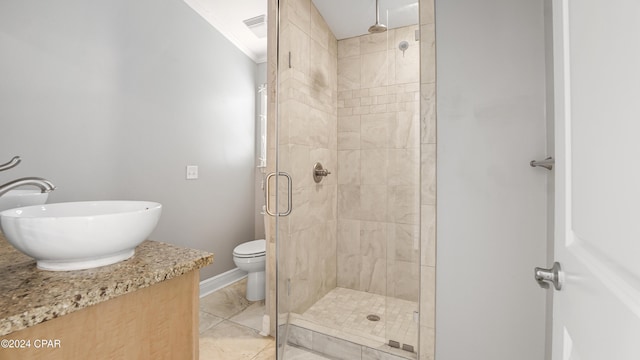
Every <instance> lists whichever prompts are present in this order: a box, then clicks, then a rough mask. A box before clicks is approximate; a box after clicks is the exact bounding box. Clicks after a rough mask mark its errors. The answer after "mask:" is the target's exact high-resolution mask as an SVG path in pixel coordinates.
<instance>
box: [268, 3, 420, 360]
mask: <svg viewBox="0 0 640 360" xmlns="http://www.w3.org/2000/svg"><path fill="white" fill-rule="evenodd" d="M328 4H330V3H329V2H326V1H321V0H317V1H316V0H313V1H308V0H307V1H304V0H282V1H279V4H278V6H279V16H278V19H279V27H278V47H277V49H278V56H277V60H278V61H277V68H274V70H275V73H276V74H277V81H276V83H277V102H276V104H277V124H275V125H274V129H273V132H271V133H270V136H271V137H272V139H271V143H272V144H273V149H274V152H275V154H273V161H272V162H273V163H274V166H273V169H272V170H270V171H273V172H274V173H276V174H283V173H286V174H287V175H288V176H290V179H291V180H290V181H288V178H287V177H286V176H284V175H283V176H276V175H274V176H272V177H271V179H270V180H271V183H272V184H271V186H272V188H273V189H277V191H273V193H274V194H273V198H272V202H271V204H272V207H273V208H274V212H276V213H277V212H286V211H287V210H288V209H291V213H290V214H289V215H288V216H274V217H272V218H271V221H272V224H271V227H272V228H273V233H274V234H275V239H277V240H276V243H277V245H276V246H275V247H276V249H277V259H276V260H275V264H276V267H277V280H276V281H275V283H276V284H277V325H278V326H277V329H278V331H277V335H278V358H279V359H283V358H284V359H287V358H288V357H291V356H294V355H296V354H297V353H298V351H301V350H304V349H307V350H311V351H313V352H320V353H324V354H325V355H327V356H331V357H337V358H349V356H350V355H349V354H351V353H352V352H353V353H362V352H363V351H367V352H373V353H375V352H380V351H381V352H385V353H393V354H395V355H397V356H402V357H405V358H416V356H417V350H418V349H417V348H418V344H417V342H418V322H417V318H418V314H417V311H418V300H419V299H418V298H419V292H420V291H419V289H420V281H419V273H420V256H419V244H420V214H419V209H420V193H421V192H420V144H421V141H420V140H421V139H420V114H419V109H420V107H419V101H420V83H419V81H420V79H419V65H420V58H419V55H420V52H419V46H418V42H417V33H416V30H418V25H417V22H418V21H417V9H418V7H417V2H415V1H408V0H394V1H388V2H386V3H385V2H384V1H383V2H381V12H380V22H382V23H385V24H386V25H387V27H388V30H387V31H385V32H379V33H372V34H369V33H368V32H367V30H368V29H369V27H370V26H371V25H373V23H374V21H375V10H376V1H375V0H370V1H366V4H365V2H362V4H364V8H363V10H362V9H361V11H360V12H359V13H357V14H350V15H348V16H347V18H346V23H351V24H352V25H353V24H355V23H356V22H358V21H356V20H357V19H358V18H362V19H361V20H362V24H361V25H358V26H357V28H358V29H357V31H356V32H353V33H343V32H342V30H340V26H339V25H336V24H332V25H330V24H329V23H330V19H331V18H332V16H329V15H328V16H326V17H325V16H324V14H329V13H330V12H331V11H330V10H331V9H328V8H327V6H330V5H328ZM362 4H361V5H362ZM341 9H343V8H341ZM343 10H345V9H343ZM411 11H412V12H413V13H412V14H414V15H415V16H412V15H411V16H408V18H409V19H410V20H402V21H401V20H397V21H396V20H394V15H397V16H398V18H407V16H406V13H407V12H411ZM333 12H334V13H335V9H334V11H333ZM352 27H353V26H352ZM270 149H271V147H270ZM270 156H271V155H270ZM320 164H321V165H322V168H323V169H324V170H326V171H325V172H322V171H321V172H320V174H321V175H324V176H319V177H318V176H316V177H315V178H314V174H318V173H317V172H316V170H317V166H319V165H320ZM276 208H277V209H276ZM311 339H316V340H317V339H322V340H317V341H316V340H311ZM327 343H331V344H333V345H332V346H330V347H329V346H324V345H326V344H327ZM323 344H324V345H323ZM336 344H338V345H336ZM374 344H375V345H374ZM334 346H337V347H338V348H337V349H334ZM332 351H333V352H332ZM372 355H373V356H384V355H380V354H378V355H376V354H372Z"/></svg>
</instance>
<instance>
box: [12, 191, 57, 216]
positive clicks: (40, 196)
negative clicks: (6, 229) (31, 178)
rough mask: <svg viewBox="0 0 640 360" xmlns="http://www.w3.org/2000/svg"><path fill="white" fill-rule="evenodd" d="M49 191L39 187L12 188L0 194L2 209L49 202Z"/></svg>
mask: <svg viewBox="0 0 640 360" xmlns="http://www.w3.org/2000/svg"><path fill="white" fill-rule="evenodd" d="M48 197H49V193H48V192H45V193H43V192H42V191H40V190H38V189H27V190H10V191H9V192H7V193H6V194H4V195H2V196H0V211H4V210H8V209H13V208H17V207H22V206H29V205H42V204H44V203H45V202H47V198H48Z"/></svg>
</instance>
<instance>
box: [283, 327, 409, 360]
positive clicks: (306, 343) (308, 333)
mask: <svg viewBox="0 0 640 360" xmlns="http://www.w3.org/2000/svg"><path fill="white" fill-rule="evenodd" d="M287 344H288V345H292V346H295V347H299V348H303V349H307V350H310V351H312V352H314V353H318V354H321V355H324V356H328V357H329V358H331V359H338V360H407V359H412V360H415V359H416V358H417V354H415V353H409V352H406V353H404V354H402V355H404V356H400V355H396V354H393V353H391V352H392V351H394V350H391V348H389V349H385V350H386V351H383V350H380V349H377V348H372V347H370V346H366V345H362V344H358V343H355V342H352V341H348V340H344V339H341V338H339V337H336V336H333V335H329V334H325V333H323V332H320V331H315V330H310V329H306V328H304V327H300V326H298V325H294V324H289V336H288V338H287ZM382 346H386V345H382ZM387 347H388V346H387Z"/></svg>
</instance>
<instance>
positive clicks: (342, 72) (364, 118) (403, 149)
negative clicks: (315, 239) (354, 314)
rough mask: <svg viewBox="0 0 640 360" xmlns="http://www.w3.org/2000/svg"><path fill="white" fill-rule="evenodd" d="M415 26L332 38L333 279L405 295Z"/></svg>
mask: <svg viewBox="0 0 640 360" xmlns="http://www.w3.org/2000/svg"><path fill="white" fill-rule="evenodd" d="M418 28H419V27H418V25H414V26H407V27H402V28H397V29H393V30H389V31H387V32H385V33H380V34H369V35H362V36H358V37H354V38H349V39H344V40H340V41H338V235H337V238H338V239H337V240H338V243H337V249H338V286H340V287H345V288H350V289H354V290H361V291H367V292H373V293H376V294H380V295H388V296H392V297H397V298H401V299H405V300H411V301H418V296H419V292H418V283H419V273H418V271H419V269H420V265H419V260H420V259H419V235H420V226H419V222H420V216H419V210H420V203H419V201H420V200H419V196H420V184H419V182H420V173H419V169H420V167H419V163H420V47H419V43H418V41H417V40H416V31H417V30H418ZM403 41H406V42H407V44H408V45H409V47H408V48H407V49H406V50H405V51H404V52H403V51H401V50H400V49H399V44H400V43H401V42H403Z"/></svg>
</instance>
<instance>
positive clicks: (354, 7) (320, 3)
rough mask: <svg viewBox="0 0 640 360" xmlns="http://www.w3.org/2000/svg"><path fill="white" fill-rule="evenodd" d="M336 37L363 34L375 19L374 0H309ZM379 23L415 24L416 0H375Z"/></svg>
mask: <svg viewBox="0 0 640 360" xmlns="http://www.w3.org/2000/svg"><path fill="white" fill-rule="evenodd" d="M312 1H313V3H314V5H315V6H316V8H318V11H320V14H322V17H324V20H325V21H326V22H327V24H328V25H329V27H330V28H331V31H332V32H333V34H334V35H335V36H336V38H337V39H338V40H341V39H347V38H350V37H354V36H360V35H364V34H367V30H368V29H369V27H370V26H371V25H373V24H375V22H376V2H375V0H312ZM379 1H380V22H381V23H382V24H385V25H387V27H388V28H390V29H393V28H397V27H402V26H407V25H415V24H417V23H418V21H419V20H418V16H419V13H418V0H379Z"/></svg>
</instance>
